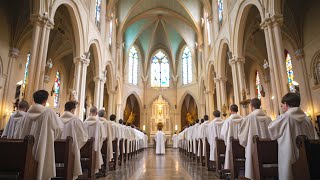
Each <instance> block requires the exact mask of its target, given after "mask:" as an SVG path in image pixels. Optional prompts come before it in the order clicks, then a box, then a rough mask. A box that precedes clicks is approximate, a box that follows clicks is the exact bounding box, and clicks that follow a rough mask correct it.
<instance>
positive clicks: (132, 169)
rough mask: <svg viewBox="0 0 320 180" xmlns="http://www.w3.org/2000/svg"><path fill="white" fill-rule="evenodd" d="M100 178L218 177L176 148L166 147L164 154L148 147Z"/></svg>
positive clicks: (187, 179) (164, 179)
mask: <svg viewBox="0 0 320 180" xmlns="http://www.w3.org/2000/svg"><path fill="white" fill-rule="evenodd" d="M100 179H108V180H109V179H113V180H127V179H132V180H138V179H139V180H140V179H148V180H149V179H150V180H158V179H159V180H169V179H170V180H171V179H173V180H191V179H192V180H201V179H212V180H213V179H218V178H217V177H216V176H215V173H214V172H212V171H210V172H209V171H208V170H207V169H206V168H205V167H203V166H200V164H196V163H195V162H191V160H190V159H187V158H186V157H184V156H183V155H181V154H179V150H178V149H172V148H168V149H166V154H165V155H155V149H154V148H148V150H145V151H144V152H142V153H139V155H138V156H137V157H136V158H134V159H132V160H130V161H129V163H128V164H124V166H123V167H120V168H119V169H117V170H116V171H113V172H110V173H109V174H108V176H107V177H106V178H100Z"/></svg>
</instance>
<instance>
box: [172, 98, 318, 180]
mask: <svg viewBox="0 0 320 180" xmlns="http://www.w3.org/2000/svg"><path fill="white" fill-rule="evenodd" d="M300 101H301V100H300V95H299V94H297V93H288V94H286V95H285V96H284V97H283V98H282V105H281V107H282V110H283V112H284V113H283V114H281V115H279V116H278V117H277V118H276V119H275V120H273V121H272V120H271V118H270V117H268V116H267V115H266V113H265V112H264V111H263V110H262V109H261V101H260V100H259V99H257V98H254V99H252V100H251V102H250V107H251V109H252V113H250V114H249V115H248V116H246V117H242V116H240V115H238V114H237V112H238V107H237V105H235V104H233V105H231V106H230V108H229V109H230V114H231V115H230V116H229V117H228V118H227V119H226V120H222V119H221V118H220V111H218V110H216V111H214V113H213V114H214V116H215V119H214V120H212V121H204V122H203V123H197V124H193V125H190V126H189V127H186V128H184V129H183V130H182V131H181V132H180V133H179V134H178V140H179V142H178V146H179V151H180V152H181V153H182V154H183V155H185V156H186V157H188V158H191V159H193V160H194V161H196V162H197V163H200V164H201V165H202V166H207V168H208V170H209V171H216V172H217V173H216V175H217V176H218V177H219V178H227V179H254V180H260V179H280V180H291V179H295V180H301V179H306V180H308V179H320V171H318V170H317V166H318V164H319V163H320V154H319V152H320V151H319V150H320V140H319V135H318V134H317V132H316V130H315V127H314V126H313V124H312V122H311V120H310V119H309V118H308V117H307V116H306V114H305V113H304V112H303V111H302V109H301V108H300V107H299V106H300ZM204 119H208V118H207V116H205V117H204Z"/></svg>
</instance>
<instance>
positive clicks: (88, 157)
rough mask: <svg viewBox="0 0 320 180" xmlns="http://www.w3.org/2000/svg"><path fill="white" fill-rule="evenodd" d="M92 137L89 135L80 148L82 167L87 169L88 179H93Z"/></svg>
mask: <svg viewBox="0 0 320 180" xmlns="http://www.w3.org/2000/svg"><path fill="white" fill-rule="evenodd" d="M94 141H95V139H94V137H91V138H90V139H89V140H88V141H87V142H86V144H85V145H84V146H83V147H82V148H81V149H80V155H81V159H80V160H81V166H82V169H87V170H88V173H87V177H88V179H95V160H96V152H95V150H94Z"/></svg>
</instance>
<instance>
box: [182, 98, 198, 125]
mask: <svg viewBox="0 0 320 180" xmlns="http://www.w3.org/2000/svg"><path fill="white" fill-rule="evenodd" d="M196 119H198V106H197V103H196V101H195V100H194V98H193V97H192V96H191V95H190V94H187V95H186V96H185V98H184V100H183V103H182V107H181V127H182V129H183V127H185V126H187V125H190V124H192V123H193V122H194V121H195V120H196Z"/></svg>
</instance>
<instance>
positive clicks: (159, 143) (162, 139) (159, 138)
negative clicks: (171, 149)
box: [154, 129, 166, 154]
mask: <svg viewBox="0 0 320 180" xmlns="http://www.w3.org/2000/svg"><path fill="white" fill-rule="evenodd" d="M154 140H155V141H156V154H165V153H166V152H165V149H166V147H165V143H166V135H165V134H164V132H162V130H161V129H159V130H158V132H157V133H156V134H155V136H154Z"/></svg>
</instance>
